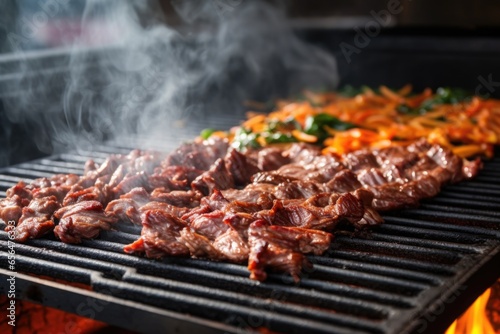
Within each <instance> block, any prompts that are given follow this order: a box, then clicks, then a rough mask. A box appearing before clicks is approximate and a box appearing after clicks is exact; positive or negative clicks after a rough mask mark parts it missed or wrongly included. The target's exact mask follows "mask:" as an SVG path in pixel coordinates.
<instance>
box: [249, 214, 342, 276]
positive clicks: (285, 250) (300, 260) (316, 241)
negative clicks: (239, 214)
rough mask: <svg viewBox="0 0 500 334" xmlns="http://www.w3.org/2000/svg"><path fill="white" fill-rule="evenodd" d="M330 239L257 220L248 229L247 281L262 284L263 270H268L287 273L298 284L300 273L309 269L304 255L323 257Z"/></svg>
mask: <svg viewBox="0 0 500 334" xmlns="http://www.w3.org/2000/svg"><path fill="white" fill-rule="evenodd" d="M331 239H332V235H331V234H330V233H327V232H324V231H319V230H311V229H303V228H298V227H287V226H277V225H270V224H269V223H268V222H266V221H264V220H257V221H255V222H253V223H252V224H251V225H250V226H249V228H248V243H249V247H250V254H249V258H248V270H249V271H250V278H252V279H255V280H259V281H263V280H265V279H266V278H267V273H266V269H272V270H275V271H278V272H285V273H288V274H290V275H291V276H292V278H293V279H294V281H295V282H298V281H299V280H300V273H301V271H302V269H303V268H304V267H311V266H312V265H311V263H309V261H308V260H307V258H306V257H305V255H304V254H316V255H320V254H323V253H324V252H325V251H326V250H327V249H328V247H330V243H331Z"/></svg>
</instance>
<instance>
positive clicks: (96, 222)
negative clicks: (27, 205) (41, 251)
mask: <svg viewBox="0 0 500 334" xmlns="http://www.w3.org/2000/svg"><path fill="white" fill-rule="evenodd" d="M54 217H55V218H57V219H59V224H58V225H57V226H56V227H55V228H54V234H55V235H56V237H58V238H59V239H61V241H63V242H66V243H70V244H75V243H80V242H81V241H82V239H92V238H95V237H97V236H98V235H99V232H100V231H101V230H109V229H110V228H111V226H112V224H113V223H115V222H116V221H117V219H116V218H115V217H110V216H108V215H106V213H105V212H104V210H103V207H102V204H101V203H100V202H97V201H82V202H78V203H76V204H73V205H69V206H65V207H62V208H61V209H59V210H57V211H56V212H55V213H54Z"/></svg>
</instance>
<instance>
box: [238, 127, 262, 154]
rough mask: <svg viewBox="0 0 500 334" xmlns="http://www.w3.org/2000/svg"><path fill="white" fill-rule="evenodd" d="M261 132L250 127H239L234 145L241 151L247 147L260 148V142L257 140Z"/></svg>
mask: <svg viewBox="0 0 500 334" xmlns="http://www.w3.org/2000/svg"><path fill="white" fill-rule="evenodd" d="M258 137H259V134H257V133H253V132H252V131H251V130H250V129H245V128H241V127H240V128H238V130H236V133H235V134H234V139H233V144H232V145H233V147H235V148H236V149H238V150H239V151H243V150H245V149H246V148H259V147H260V144H259V142H258V141H257V138H258Z"/></svg>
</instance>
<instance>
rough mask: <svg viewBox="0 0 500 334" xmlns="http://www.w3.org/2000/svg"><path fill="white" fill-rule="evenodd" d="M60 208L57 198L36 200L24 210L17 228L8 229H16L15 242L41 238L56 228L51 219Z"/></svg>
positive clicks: (10, 227)
mask: <svg viewBox="0 0 500 334" xmlns="http://www.w3.org/2000/svg"><path fill="white" fill-rule="evenodd" d="M60 207H61V205H60V204H59V202H58V201H57V198H56V197H55V196H48V197H42V198H34V199H33V200H32V201H31V202H30V204H29V205H28V206H26V207H24V208H23V210H22V215H21V217H20V218H19V221H18V222H17V225H16V227H14V226H12V225H9V226H7V228H6V229H7V230H11V229H15V231H16V232H15V240H16V241H19V242H25V241H26V240H28V239H35V238H39V237H41V236H42V235H44V234H46V233H47V232H49V231H51V230H52V229H53V228H54V226H55V224H54V221H53V220H52V218H51V217H52V214H53V213H54V211H56V210H57V209H59V208H60Z"/></svg>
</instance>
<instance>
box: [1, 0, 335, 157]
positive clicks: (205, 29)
mask: <svg viewBox="0 0 500 334" xmlns="http://www.w3.org/2000/svg"><path fill="white" fill-rule="evenodd" d="M58 3H59V4H60V6H63V5H61V3H62V0H61V1H59V2H58ZM64 3H65V6H67V8H66V9H68V8H69V11H71V12H72V13H73V15H80V21H81V26H80V29H81V34H80V35H79V37H78V38H77V39H76V40H73V41H72V50H71V52H70V53H69V54H70V56H69V57H66V56H64V55H65V53H64V52H62V53H61V56H60V57H59V58H58V57H55V62H54V59H53V58H54V57H51V61H52V63H51V64H50V66H49V65H47V64H44V63H43V61H42V60H37V58H34V59H31V58H29V57H27V55H28V54H29V52H26V51H23V47H22V43H18V45H17V49H18V52H19V57H20V59H21V61H20V62H19V64H18V65H17V69H18V72H20V73H22V75H21V76H20V77H19V79H16V80H15V84H14V86H16V87H15V89H12V91H13V92H15V94H14V93H13V94H14V95H12V98H9V99H8V100H6V101H5V104H6V106H5V110H6V113H7V117H8V118H9V120H10V122H13V123H19V124H26V126H27V127H29V133H30V136H32V138H34V141H35V142H36V144H37V145H38V148H39V149H40V150H41V151H43V152H46V153H56V152H60V151H64V150H68V149H70V148H81V147H86V146H87V145H89V144H95V143H99V142H102V141H106V140H108V139H110V138H130V137H131V136H133V135H139V136H142V137H148V138H151V140H152V141H158V140H161V138H162V136H164V135H165V133H166V132H168V131H170V129H172V124H174V123H175V121H176V120H180V119H184V120H189V119H197V120H203V119H206V118H207V117H209V116H211V115H214V114H219V115H225V114H226V115H227V114H231V115H236V116H240V117H242V116H243V112H244V111H245V109H244V107H243V102H244V101H245V100H258V101H267V100H272V99H275V98H278V97H288V96H292V95H294V94H297V93H298V92H300V90H302V89H304V88H335V87H336V85H337V83H338V76H337V69H336V63H335V60H334V58H333V56H332V55H329V54H328V53H326V52H324V51H323V50H320V49H318V48H317V47H315V46H312V45H309V44H307V43H306V42H304V41H302V40H300V39H299V38H298V37H297V36H296V35H295V34H294V33H293V32H292V30H291V28H290V27H289V25H288V20H287V18H286V15H285V8H284V6H283V5H282V4H281V5H280V4H279V3H278V4H276V3H270V2H265V1H260V0H251V1H250V0H209V1H204V0H203V1H201V0H200V1H196V0H174V1H172V6H173V8H174V9H175V12H176V14H177V16H178V17H180V21H181V24H179V23H178V22H177V21H179V20H178V18H177V20H176V19H172V18H170V17H167V18H165V17H164V16H163V15H162V14H161V13H162V10H161V7H160V5H159V4H157V3H155V2H153V1H143V0H138V1H120V0H88V1H86V3H85V6H84V7H82V8H81V10H80V11H78V10H75V9H74V8H72V7H71V5H72V2H71V1H70V0H69V1H68V0H66V1H65V2H64ZM55 8H56V6H55V5H54V6H53V7H52V11H54V10H55ZM58 8H59V7H58ZM61 8H62V7H61ZM61 10H62V9H61ZM75 12H77V14H75ZM23 28H24V30H26V27H21V29H23ZM19 31H21V30H19V27H18V32H19ZM20 34H21V33H20V32H19V34H18V35H20ZM20 36H22V35H20ZM11 40H12V39H11ZM14 41H16V39H14ZM17 41H18V42H19V41H21V42H23V39H19V38H18V39H17ZM19 44H21V45H19ZM89 45H90V46H91V47H90V48H89V47H88V46H89ZM44 66H45V67H44ZM41 69H45V70H44V71H41ZM35 72H36V73H37V74H36V75H34V74H33V73H35ZM11 88H12V87H11ZM16 94H17V95H16ZM187 124H189V121H187Z"/></svg>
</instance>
